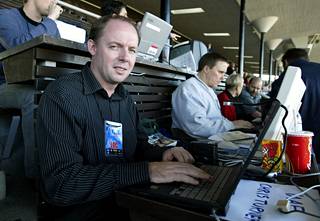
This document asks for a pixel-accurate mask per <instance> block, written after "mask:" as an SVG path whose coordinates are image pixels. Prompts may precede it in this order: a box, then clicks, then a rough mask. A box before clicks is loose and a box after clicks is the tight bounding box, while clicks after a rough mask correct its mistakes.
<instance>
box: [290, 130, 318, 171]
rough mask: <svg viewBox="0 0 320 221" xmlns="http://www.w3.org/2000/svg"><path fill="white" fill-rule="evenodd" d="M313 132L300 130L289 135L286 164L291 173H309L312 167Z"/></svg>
mask: <svg viewBox="0 0 320 221" xmlns="http://www.w3.org/2000/svg"><path fill="white" fill-rule="evenodd" d="M312 136H313V133H312V132H309V131H299V132H292V133H289V134H288V136H287V147H286V165H287V168H288V169H289V171H290V172H291V173H308V172H309V171H310V168H311V147H312Z"/></svg>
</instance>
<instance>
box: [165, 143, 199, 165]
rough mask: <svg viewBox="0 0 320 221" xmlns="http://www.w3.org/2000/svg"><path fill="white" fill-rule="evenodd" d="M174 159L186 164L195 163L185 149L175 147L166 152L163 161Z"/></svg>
mask: <svg viewBox="0 0 320 221" xmlns="http://www.w3.org/2000/svg"><path fill="white" fill-rule="evenodd" d="M173 159H176V160H177V161H179V162H184V163H193V162H194V158H193V156H192V155H191V154H190V153H189V152H188V151H187V150H185V149H184V148H183V147H173V148H170V149H168V150H166V151H165V152H164V153H163V156H162V160H163V161H172V160H173Z"/></svg>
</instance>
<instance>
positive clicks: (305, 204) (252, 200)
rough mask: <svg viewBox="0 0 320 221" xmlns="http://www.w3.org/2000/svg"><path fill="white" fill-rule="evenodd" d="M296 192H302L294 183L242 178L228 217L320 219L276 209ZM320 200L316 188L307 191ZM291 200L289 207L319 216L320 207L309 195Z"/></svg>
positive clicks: (294, 220) (291, 220)
mask: <svg viewBox="0 0 320 221" xmlns="http://www.w3.org/2000/svg"><path fill="white" fill-rule="evenodd" d="M296 193H300V190H298V188H297V187H295V186H292V185H280V184H274V183H266V182H258V181H250V180H241V181H240V183H239V185H238V187H237V189H236V191H235V193H234V195H233V196H232V198H231V201H230V205H229V206H230V207H229V210H228V213H227V216H225V217H223V218H224V219H226V220H237V221H241V220H243V221H269V220H281V221H285V220H288V221H304V220H308V221H316V220H319V218H316V217H312V216H308V215H305V214H302V213H297V212H295V213H290V214H283V213H281V212H280V211H278V209H277V206H276V204H277V201H278V200H283V199H287V198H288V197H289V196H292V195H294V194H296ZM308 193H309V195H310V196H312V197H313V198H315V199H317V200H318V201H317V202H318V203H319V199H320V197H319V192H318V191H317V190H315V189H313V190H311V191H309V192H308ZM289 201H290V205H291V207H290V210H300V211H305V212H308V213H312V214H315V215H317V216H320V210H319V207H318V206H319V205H318V206H317V205H316V203H315V202H314V201H312V200H311V199H310V198H309V197H307V196H306V195H302V196H298V197H295V198H293V199H291V200H289Z"/></svg>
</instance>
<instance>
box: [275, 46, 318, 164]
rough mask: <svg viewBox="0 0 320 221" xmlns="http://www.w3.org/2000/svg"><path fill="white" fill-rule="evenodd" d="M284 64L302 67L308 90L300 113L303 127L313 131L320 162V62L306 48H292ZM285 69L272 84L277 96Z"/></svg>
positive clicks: (314, 145) (313, 142) (287, 52)
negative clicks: (311, 56)
mask: <svg viewBox="0 0 320 221" xmlns="http://www.w3.org/2000/svg"><path fill="white" fill-rule="evenodd" d="M282 61H283V65H284V67H285V68H287V67H288V66H289V65H290V66H294V67H299V68H300V69H301V74H302V75H301V77H302V80H303V82H304V83H305V85H306V90H305V92H304V96H303V98H302V101H301V102H302V104H301V107H300V110H299V112H300V115H301V119H302V129H303V130H306V131H311V132H313V134H314V136H313V138H312V148H313V151H314V153H315V155H316V158H317V162H318V163H319V162H320V127H319V125H320V115H319V107H320V100H319V97H320V64H319V63H316V62H310V61H309V57H308V53H307V51H306V50H305V49H301V48H292V49H289V50H287V51H286V52H285V54H284V56H283V58H282ZM284 75H285V71H284V72H283V73H282V74H281V75H280V76H279V78H278V79H277V81H275V82H274V83H273V84H272V90H271V93H270V94H271V95H272V98H276V96H277V94H278V91H279V89H280V86H281V84H282V81H283V78H284Z"/></svg>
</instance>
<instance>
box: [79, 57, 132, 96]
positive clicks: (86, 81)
mask: <svg viewBox="0 0 320 221" xmlns="http://www.w3.org/2000/svg"><path fill="white" fill-rule="evenodd" d="M81 74H82V79H83V83H82V84H83V91H84V94H85V95H89V94H94V93H99V94H101V95H102V96H104V97H105V98H107V99H112V100H121V99H123V98H125V97H126V96H127V95H128V92H127V91H126V90H125V88H124V87H123V85H122V84H119V85H118V86H117V87H116V90H115V93H114V94H113V95H112V96H111V97H109V96H108V94H107V92H106V91H105V90H104V89H103V88H102V86H101V85H100V83H99V82H98V81H97V79H96V78H95V77H94V75H93V73H92V71H91V69H90V62H88V63H87V64H86V65H85V67H84V68H83V69H82V73H81Z"/></svg>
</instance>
